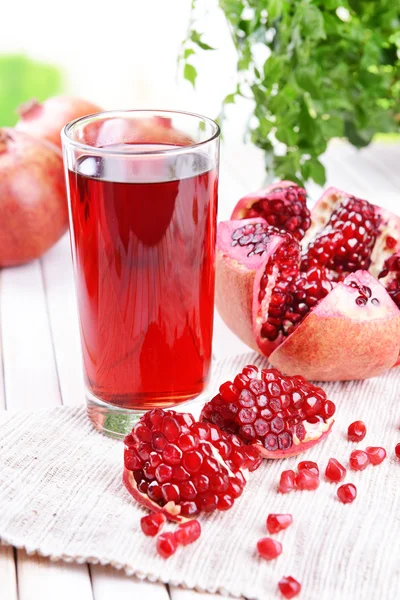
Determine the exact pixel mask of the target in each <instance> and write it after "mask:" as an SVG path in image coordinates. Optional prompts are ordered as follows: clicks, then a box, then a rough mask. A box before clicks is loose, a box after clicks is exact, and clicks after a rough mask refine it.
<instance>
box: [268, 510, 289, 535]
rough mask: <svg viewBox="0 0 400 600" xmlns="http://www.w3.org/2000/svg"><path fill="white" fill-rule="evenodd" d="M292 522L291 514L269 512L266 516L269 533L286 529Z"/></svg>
mask: <svg viewBox="0 0 400 600" xmlns="http://www.w3.org/2000/svg"><path fill="white" fill-rule="evenodd" d="M292 523H293V517H292V515H276V514H270V515H268V517H267V523H266V525H267V530H268V531H269V533H279V531H282V530H283V529H287V528H288V527H289V525H291V524H292Z"/></svg>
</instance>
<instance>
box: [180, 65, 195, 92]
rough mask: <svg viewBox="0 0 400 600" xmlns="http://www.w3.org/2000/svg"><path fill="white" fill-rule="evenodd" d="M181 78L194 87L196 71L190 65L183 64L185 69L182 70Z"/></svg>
mask: <svg viewBox="0 0 400 600" xmlns="http://www.w3.org/2000/svg"><path fill="white" fill-rule="evenodd" d="M183 76H184V78H185V79H187V80H188V81H190V83H191V84H192V86H193V87H195V84H196V78H197V70H196V69H195V68H194V66H193V65H191V64H189V63H186V64H185V67H184V69H183Z"/></svg>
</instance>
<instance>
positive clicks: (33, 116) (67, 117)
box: [15, 96, 102, 148]
mask: <svg viewBox="0 0 400 600" xmlns="http://www.w3.org/2000/svg"><path fill="white" fill-rule="evenodd" d="M101 110H102V109H101V108H100V107H99V106H97V105H96V104H93V103H92V102H88V101H87V100H82V98H74V97H72V96H54V97H53V98H49V99H48V100H45V101H44V102H37V100H34V99H33V100H29V101H28V102H26V103H25V104H23V105H22V106H20V107H19V108H18V114H19V116H20V120H19V121H18V123H17V124H16V126H15V128H16V129H17V131H23V132H24V133H29V135H33V136H35V137H38V138H41V139H44V140H47V141H49V142H51V143H53V144H55V145H56V146H58V147H60V148H61V137H60V133H61V129H62V128H63V127H64V126H65V125H66V124H67V123H69V122H70V121H73V120H74V119H78V118H79V117H83V116H85V115H90V114H92V113H97V112H100V111H101Z"/></svg>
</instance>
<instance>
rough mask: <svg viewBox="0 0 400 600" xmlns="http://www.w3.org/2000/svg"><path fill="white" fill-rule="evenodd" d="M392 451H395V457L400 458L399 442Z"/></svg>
mask: <svg viewBox="0 0 400 600" xmlns="http://www.w3.org/2000/svg"><path fill="white" fill-rule="evenodd" d="M394 452H395V454H396V456H397V458H400V444H396V448H395V449H394Z"/></svg>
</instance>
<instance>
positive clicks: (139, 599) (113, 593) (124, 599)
mask: <svg viewBox="0 0 400 600" xmlns="http://www.w3.org/2000/svg"><path fill="white" fill-rule="evenodd" d="M90 570H91V573H92V586H93V596H94V598H95V600H110V598H118V600H169V594H168V591H167V588H166V586H165V585H163V584H162V583H150V582H149V581H141V580H140V579H137V578H136V577H127V575H125V573H124V572H122V571H117V570H116V569H113V568H112V567H101V566H98V565H91V567H90Z"/></svg>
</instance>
